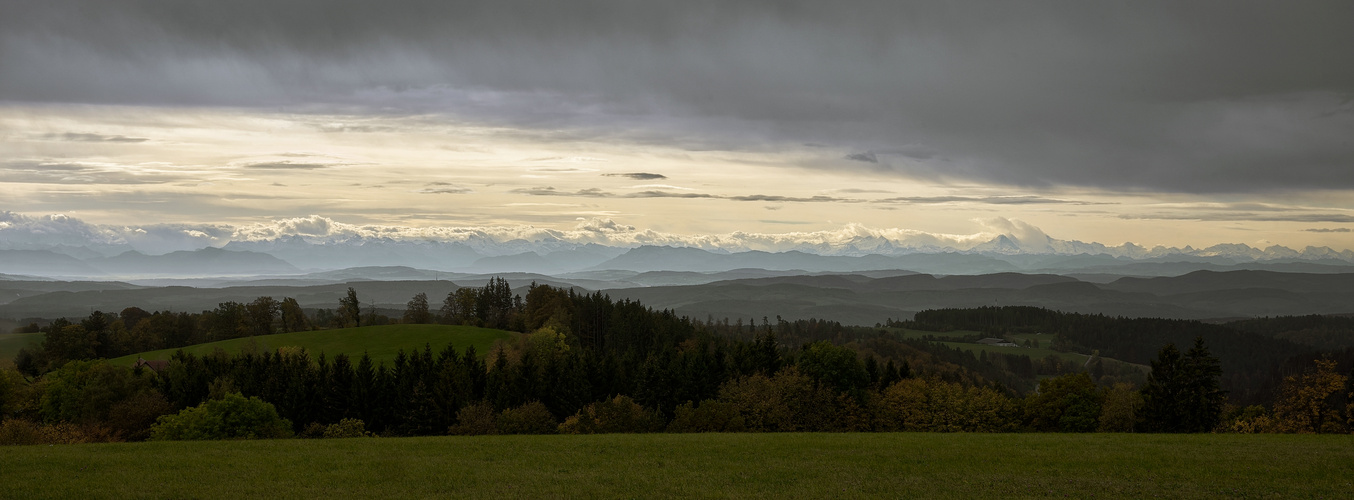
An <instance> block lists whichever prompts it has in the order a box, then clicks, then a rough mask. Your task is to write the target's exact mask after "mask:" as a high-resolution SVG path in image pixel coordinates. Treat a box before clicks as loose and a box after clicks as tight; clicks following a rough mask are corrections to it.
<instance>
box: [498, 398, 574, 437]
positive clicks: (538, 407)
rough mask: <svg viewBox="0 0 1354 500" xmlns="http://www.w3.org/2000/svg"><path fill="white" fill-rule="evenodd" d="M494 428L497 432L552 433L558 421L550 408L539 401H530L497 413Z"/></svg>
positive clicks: (557, 426) (557, 425)
mask: <svg viewBox="0 0 1354 500" xmlns="http://www.w3.org/2000/svg"><path fill="white" fill-rule="evenodd" d="M496 428H497V429H498V433H499V434H554V433H555V432H556V431H557V430H558V428H559V422H556V421H555V416H554V415H551V414H550V409H548V408H546V407H545V404H544V403H541V402H540V401H532V402H530V403H527V404H524V405H522V406H519V407H517V408H509V409H506V410H503V413H500V414H498V421H497V423H496Z"/></svg>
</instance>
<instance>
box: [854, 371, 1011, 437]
mask: <svg viewBox="0 0 1354 500" xmlns="http://www.w3.org/2000/svg"><path fill="white" fill-rule="evenodd" d="M1019 412H1020V409H1019V407H1018V406H1016V404H1015V402H1014V401H1012V400H1011V399H1010V398H1007V397H1006V395H1004V394H1002V393H1000V392H997V391H996V390H993V389H991V388H987V387H964V386H963V385H960V384H957V383H953V382H945V381H943V380H939V379H907V380H902V381H899V382H898V383H895V384H893V385H891V386H889V388H888V389H887V390H885V391H884V397H883V398H882V400H881V401H880V405H879V415H878V427H879V429H880V430H886V431H893V430H900V431H930V432H1010V431H1013V430H1015V428H1016V426H1015V422H1016V421H1017V420H1018V416H1019Z"/></svg>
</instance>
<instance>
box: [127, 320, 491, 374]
mask: <svg viewBox="0 0 1354 500" xmlns="http://www.w3.org/2000/svg"><path fill="white" fill-rule="evenodd" d="M511 335H513V334H512V333H511V332H507V331H503V330H494V329H491V328H478V327H473V326H450V325H385V326H364V327H359V328H344V329H338V330H311V331H304V332H292V333H278V334H273V335H260V336H256V337H242V338H237V339H230V340H221V341H217V342H208V343H205V344H196V345H191V346H187V347H182V348H174V349H161V350H158V351H150V352H143V353H137V354H129V355H127V356H122V357H120V358H114V359H111V360H109V362H111V363H113V364H115V365H131V364H133V363H135V362H136V359H137V357H143V358H145V359H148V360H157V359H158V360H168V359H169V357H170V356H172V355H173V354H174V352H175V351H178V350H179V349H183V351H184V352H185V353H191V354H194V355H197V356H204V355H207V354H211V353H212V352H213V351H215V350H216V349H218V348H219V349H222V350H224V351H226V352H228V353H230V354H238V353H240V352H242V351H244V350H246V349H252V350H256V351H258V352H272V351H273V350H276V349H277V348H279V347H283V346H299V347H304V348H305V349H306V351H307V352H309V353H310V356H311V357H312V358H316V357H318V356H319V355H320V353H321V352H323V353H325V355H326V356H328V357H329V359H333V358H334V356H336V355H338V354H339V353H345V354H347V355H348V356H349V357H350V358H353V361H354V362H356V360H357V358H360V357H361V356H362V353H364V352H365V353H367V354H368V355H370V356H371V358H372V362H373V363H378V364H379V363H381V362H385V363H387V364H388V363H390V362H391V361H392V360H394V359H395V354H396V353H397V352H399V351H400V350H401V349H403V350H404V351H405V352H406V353H407V352H409V351H410V350H411V349H422V348H423V347H424V345H429V346H431V347H432V349H433V353H434V354H436V353H437V352H440V351H441V350H442V349H444V348H446V346H447V344H452V345H454V346H456V350H457V351H461V352H464V351H465V349H466V348H467V347H470V346H472V345H473V346H475V350H476V351H478V352H479V353H480V355H481V356H482V355H484V354H485V353H487V352H488V351H489V347H490V346H492V345H493V343H494V341H496V340H500V339H507V338H510V336H511Z"/></svg>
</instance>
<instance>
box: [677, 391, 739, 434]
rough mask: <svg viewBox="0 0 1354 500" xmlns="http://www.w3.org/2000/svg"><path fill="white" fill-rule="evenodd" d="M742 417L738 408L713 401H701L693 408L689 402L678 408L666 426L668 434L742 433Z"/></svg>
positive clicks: (730, 404)
mask: <svg viewBox="0 0 1354 500" xmlns="http://www.w3.org/2000/svg"><path fill="white" fill-rule="evenodd" d="M746 430H747V426H746V425H744V424H743V415H742V414H740V413H738V407H736V406H734V405H733V403H726V402H723V401H718V400H714V399H707V400H705V401H701V404H700V406H695V405H694V404H693V403H691V402H690V401H687V403H686V404H684V405H681V406H678V407H677V410H676V412H675V414H674V415H673V418H672V423H671V424H668V432H744V431H746Z"/></svg>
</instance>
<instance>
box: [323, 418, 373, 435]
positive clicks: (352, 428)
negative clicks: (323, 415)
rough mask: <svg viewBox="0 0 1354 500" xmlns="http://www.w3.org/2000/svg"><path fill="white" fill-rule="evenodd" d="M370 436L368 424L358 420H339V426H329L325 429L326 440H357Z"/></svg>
mask: <svg viewBox="0 0 1354 500" xmlns="http://www.w3.org/2000/svg"><path fill="white" fill-rule="evenodd" d="M370 436H371V433H369V432H367V424H366V422H363V421H361V420H359V419H356V418H345V419H343V420H339V421H338V423H337V424H329V426H328V427H325V428H324V438H325V439H336V438H356V437H370Z"/></svg>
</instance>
